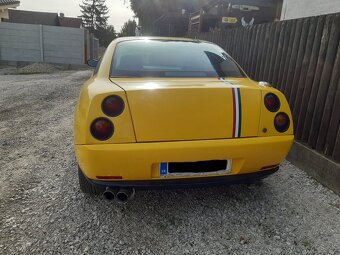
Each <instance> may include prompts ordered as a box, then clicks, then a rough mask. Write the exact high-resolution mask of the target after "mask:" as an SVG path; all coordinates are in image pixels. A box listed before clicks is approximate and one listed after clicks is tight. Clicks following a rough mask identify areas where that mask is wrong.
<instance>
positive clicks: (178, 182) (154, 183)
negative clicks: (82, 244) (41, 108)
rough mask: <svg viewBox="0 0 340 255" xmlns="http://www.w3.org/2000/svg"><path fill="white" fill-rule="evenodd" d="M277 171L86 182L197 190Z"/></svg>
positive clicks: (124, 186) (131, 186) (243, 181)
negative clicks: (165, 178)
mask: <svg viewBox="0 0 340 255" xmlns="http://www.w3.org/2000/svg"><path fill="white" fill-rule="evenodd" d="M277 170H279V167H278V166H277V167H275V168H272V169H268V170H264V171H260V172H255V173H250V174H237V175H226V176H218V177H201V178H185V179H172V180H146V181H119V182H118V181H96V180H88V181H89V182H91V183H92V184H93V185H96V186H101V187H104V188H105V187H111V188H134V189H138V190H144V189H147V190H151V189H179V188H198V187H211V186H220V185H229V184H240V183H247V182H251V181H254V180H259V179H263V178H265V177H267V176H268V175H271V174H273V173H275V172H276V171H277Z"/></svg>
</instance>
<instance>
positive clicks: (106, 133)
mask: <svg viewBox="0 0 340 255" xmlns="http://www.w3.org/2000/svg"><path fill="white" fill-rule="evenodd" d="M113 131H114V127H113V124H112V122H111V121H110V120H109V119H107V118H98V119H95V120H94V121H93V122H92V124H91V134H92V136H93V137H94V138H96V139H97V140H101V141H104V140H107V139H109V138H110V137H111V136H112V135H113Z"/></svg>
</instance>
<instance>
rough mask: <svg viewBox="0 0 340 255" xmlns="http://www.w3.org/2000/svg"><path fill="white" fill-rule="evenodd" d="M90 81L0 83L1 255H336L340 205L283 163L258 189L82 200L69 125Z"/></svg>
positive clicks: (52, 78) (81, 74)
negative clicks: (125, 201) (123, 200)
mask: <svg viewBox="0 0 340 255" xmlns="http://www.w3.org/2000/svg"><path fill="white" fill-rule="evenodd" d="M90 75H91V72H90V71H65V72H56V73H52V74H40V75H23V76H17V75H6V76H5V75H0V106H1V107H0V155H1V158H0V216H1V217H0V220H1V222H0V253H1V254H340V197H339V196H337V195H335V194H334V193H332V192H331V191H329V190H328V189H326V188H324V187H323V186H321V185H320V184H318V183H317V182H316V181H314V180H312V179H311V178H309V177H308V176H307V175H306V174H305V173H304V172H303V171H301V170H300V169H298V168H296V167H295V166H294V165H292V164H290V163H289V162H284V163H283V165H282V168H281V170H280V171H279V172H278V173H276V174H275V175H273V176H271V177H269V178H268V179H266V180H264V181H263V182H262V184H257V185H235V186H229V187H215V188H205V189H188V190H170V191H143V192H138V193H137V194H136V197H135V199H134V200H132V201H131V202H130V203H128V204H126V205H118V204H116V203H111V202H107V201H105V200H103V199H102V198H101V197H91V196H88V195H84V194H82V193H81V192H80V190H79V187H78V179H77V168H76V162H75V159H74V154H73V147H72V140H73V134H72V125H73V112H74V107H75V103H76V100H77V96H78V94H79V90H80V87H81V85H82V83H83V82H84V81H85V80H86V79H87V78H88V77H89V76H90Z"/></svg>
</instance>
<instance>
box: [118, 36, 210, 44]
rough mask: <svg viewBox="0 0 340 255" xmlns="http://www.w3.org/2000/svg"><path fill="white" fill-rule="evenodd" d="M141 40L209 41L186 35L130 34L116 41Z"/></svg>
mask: <svg viewBox="0 0 340 255" xmlns="http://www.w3.org/2000/svg"><path fill="white" fill-rule="evenodd" d="M139 40H162V41H163V40H164V41H181V42H196V43H197V42H202V43H203V42H204V43H209V42H208V41H203V40H198V39H193V38H184V37H162V36H129V37H119V38H117V39H116V40H115V41H116V42H124V41H139Z"/></svg>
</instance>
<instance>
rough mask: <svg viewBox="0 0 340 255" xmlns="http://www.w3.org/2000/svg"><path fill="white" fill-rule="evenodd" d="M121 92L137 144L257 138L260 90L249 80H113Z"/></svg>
mask: <svg viewBox="0 0 340 255" xmlns="http://www.w3.org/2000/svg"><path fill="white" fill-rule="evenodd" d="M111 81H112V82H114V83H115V84H117V85H118V86H120V87H121V88H122V89H124V90H125V91H126V95H127V99H128V104H129V107H130V111H131V117H132V121H133V125H134V129H135V134H136V140H137V142H155V141H188V140H204V139H226V138H238V137H252V136H257V133H258V125H259V118H260V102H261V90H260V89H259V88H258V86H256V85H255V83H254V82H252V81H251V80H249V79H248V78H241V79H228V80H222V79H217V78H203V79H202V78H198V79H197V78H196V79H195V78H193V79H188V78H186V79H176V78H172V79H151V78H140V79H138V78H126V79H124V78H112V79H111Z"/></svg>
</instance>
